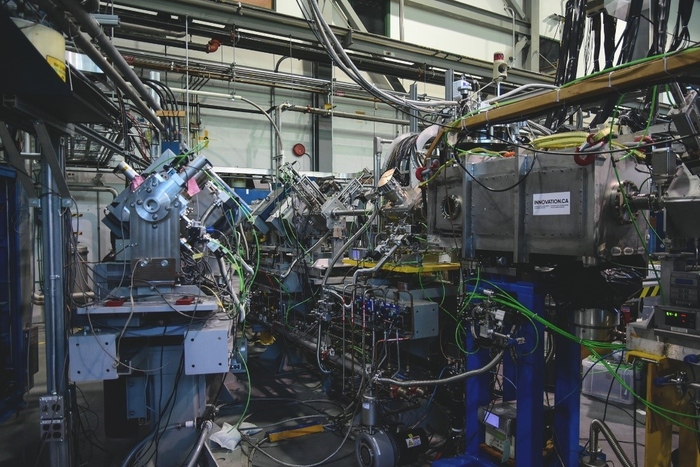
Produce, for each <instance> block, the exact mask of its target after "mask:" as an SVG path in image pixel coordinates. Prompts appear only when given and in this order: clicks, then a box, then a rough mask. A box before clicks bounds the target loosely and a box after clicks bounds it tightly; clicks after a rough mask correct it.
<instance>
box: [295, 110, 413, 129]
mask: <svg viewBox="0 0 700 467" xmlns="http://www.w3.org/2000/svg"><path fill="white" fill-rule="evenodd" d="M284 110H291V111H292V112H301V113H308V114H314V115H324V116H326V117H338V118H349V119H353V120H365V121H368V122H377V123H389V124H392V125H408V124H409V122H408V120H401V119H398V118H389V117H377V116H374V115H363V114H355V113H351V112H339V111H337V110H326V109H319V108H316V107H309V106H306V107H305V106H303V105H288V106H285V108H284Z"/></svg>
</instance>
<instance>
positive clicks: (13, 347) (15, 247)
mask: <svg viewBox="0 0 700 467" xmlns="http://www.w3.org/2000/svg"><path fill="white" fill-rule="evenodd" d="M18 211H19V189H18V184H17V180H16V172H15V170H13V169H11V168H9V167H4V166H0V213H1V215H0V349H1V350H2V351H1V352H0V355H2V360H1V361H0V364H1V365H2V367H1V368H0V371H1V374H2V377H3V379H4V380H5V381H4V382H5V383H6V384H7V385H8V386H7V388H2V389H3V391H7V392H6V394H5V395H4V396H3V398H2V399H0V421H2V420H3V419H5V418H7V417H9V416H10V415H12V413H13V412H15V411H16V410H17V409H18V408H19V407H21V406H22V405H24V399H23V395H24V392H25V390H26V384H27V372H28V368H27V358H26V355H27V352H28V348H27V346H28V342H27V339H26V338H25V333H24V323H23V322H22V308H21V298H20V297H21V289H20V287H21V283H20V238H19V233H17V231H16V230H15V227H14V225H13V222H12V220H13V219H17V216H18V215H19V213H18Z"/></svg>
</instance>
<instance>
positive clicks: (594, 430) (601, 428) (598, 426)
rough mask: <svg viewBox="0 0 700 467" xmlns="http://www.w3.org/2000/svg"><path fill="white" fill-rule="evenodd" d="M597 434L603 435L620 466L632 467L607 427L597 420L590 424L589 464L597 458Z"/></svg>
mask: <svg viewBox="0 0 700 467" xmlns="http://www.w3.org/2000/svg"><path fill="white" fill-rule="evenodd" d="M634 429H636V427H634ZM598 433H603V436H605V439H606V440H607V441H608V443H609V444H610V447H611V448H612V450H613V452H614V453H615V456H617V459H618V460H619V461H620V464H622V466H623V467H634V464H632V461H630V459H629V457H627V454H625V451H624V450H623V449H622V446H620V442H619V441H618V440H617V438H616V437H615V435H614V434H613V432H612V431H611V430H610V428H609V427H608V425H606V423H605V422H604V421H602V420H598V419H595V420H593V421H592V422H591V433H590V442H591V449H590V452H591V457H590V461H589V463H593V462H595V460H596V459H597V458H598Z"/></svg>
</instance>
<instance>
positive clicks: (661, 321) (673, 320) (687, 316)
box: [654, 306, 700, 336]
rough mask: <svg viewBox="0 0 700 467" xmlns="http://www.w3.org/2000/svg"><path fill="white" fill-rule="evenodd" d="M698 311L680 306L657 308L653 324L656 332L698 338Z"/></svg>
mask: <svg viewBox="0 0 700 467" xmlns="http://www.w3.org/2000/svg"><path fill="white" fill-rule="evenodd" d="M698 313H700V309H697V308H692V307H681V306H657V307H655V311H654V324H655V326H656V329H657V331H662V332H663V331H668V332H671V333H678V334H688V335H694V336H700V328H699V327H698V324H700V319H698Z"/></svg>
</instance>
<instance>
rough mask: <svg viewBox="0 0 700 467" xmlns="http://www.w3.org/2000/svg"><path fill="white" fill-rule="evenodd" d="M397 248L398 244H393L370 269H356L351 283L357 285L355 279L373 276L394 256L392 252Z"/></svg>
mask: <svg viewBox="0 0 700 467" xmlns="http://www.w3.org/2000/svg"><path fill="white" fill-rule="evenodd" d="M398 248H399V244H398V243H397V244H395V245H394V246H392V247H391V249H390V250H389V251H388V252H387V253H386V254H385V255H384V256H382V259H380V260H379V261H378V262H377V264H375V265H374V266H372V267H371V268H363V269H358V270H356V271H355V273H354V274H353V275H352V283H353V284H356V283H357V278H358V277H360V276H365V275H368V274H373V273H375V272H377V271H379V270H380V269H381V268H382V266H384V264H385V263H386V262H387V261H389V258H391V255H393V254H394V252H395V251H396V250H397V249H398Z"/></svg>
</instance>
